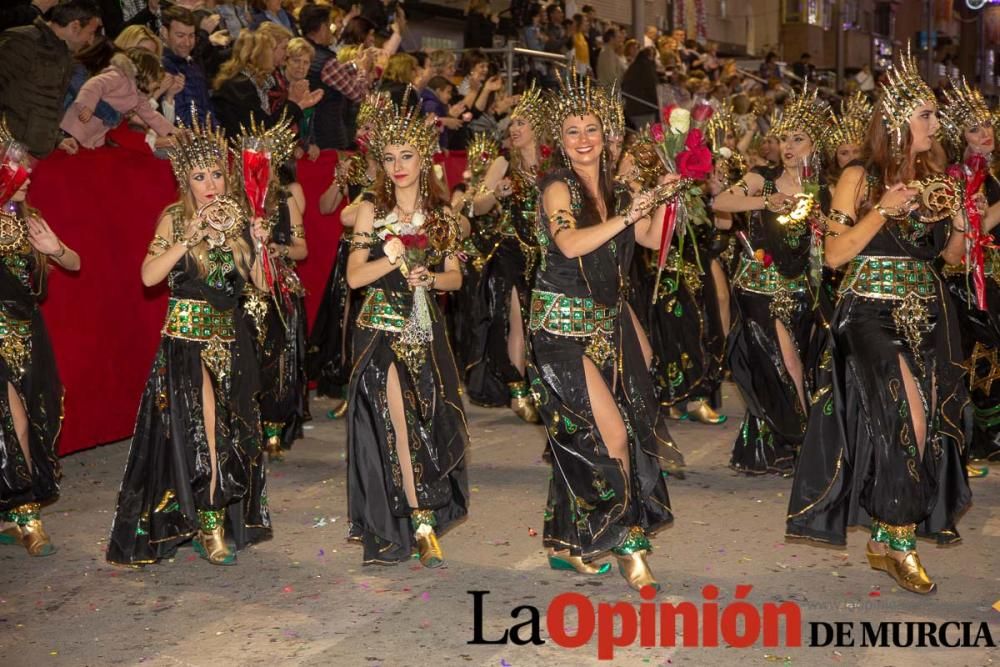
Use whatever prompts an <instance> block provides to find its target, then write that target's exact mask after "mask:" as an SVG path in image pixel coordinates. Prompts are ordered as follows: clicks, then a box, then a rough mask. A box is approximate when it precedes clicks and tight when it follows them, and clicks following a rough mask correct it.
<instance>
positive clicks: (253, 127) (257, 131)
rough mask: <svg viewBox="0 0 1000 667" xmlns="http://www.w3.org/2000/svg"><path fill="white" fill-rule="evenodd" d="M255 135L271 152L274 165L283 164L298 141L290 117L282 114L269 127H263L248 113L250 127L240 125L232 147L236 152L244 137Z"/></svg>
mask: <svg viewBox="0 0 1000 667" xmlns="http://www.w3.org/2000/svg"><path fill="white" fill-rule="evenodd" d="M250 137H256V138H257V139H260V140H261V142H262V143H263V144H264V146H265V147H266V148H267V150H268V151H269V152H270V153H271V163H272V164H274V165H280V164H284V163H285V162H287V161H288V159H289V158H291V157H292V154H293V153H294V152H295V144H296V143H298V141H297V137H296V135H295V130H293V129H292V119H291V118H289V117H288V116H287V115H285V114H282V115H281V119H280V120H278V122H277V123H275V124H274V125H273V126H271V127H265V126H264V124H263V123H258V122H257V118H256V117H255V116H254V115H253V113H251V114H250V129H249V130H248V129H247V128H245V127H243V126H242V125H241V126H240V134H239V136H238V137H235V138H234V139H233V149H234V150H235V152H236V153H237V154H239V153H240V148H241V147H242V146H243V141H244V139H248V138H250Z"/></svg>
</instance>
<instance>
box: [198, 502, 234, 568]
mask: <svg viewBox="0 0 1000 667" xmlns="http://www.w3.org/2000/svg"><path fill="white" fill-rule="evenodd" d="M224 517H225V513H224V512H223V510H198V523H199V526H200V527H199V530H198V536H197V537H195V538H194V550H195V551H197V552H198V555H199V556H201V557H202V558H204V559H205V560H207V561H208V562H209V563H211V564H212V565H236V552H234V551H233V550H232V549H230V548H229V545H228V544H226V535H225V532H224V531H223V527H222V524H223V521H224Z"/></svg>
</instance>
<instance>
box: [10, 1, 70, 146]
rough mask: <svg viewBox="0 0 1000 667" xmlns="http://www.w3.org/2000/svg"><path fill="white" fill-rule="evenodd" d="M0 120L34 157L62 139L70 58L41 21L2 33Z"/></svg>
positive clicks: (67, 52)
mask: <svg viewBox="0 0 1000 667" xmlns="http://www.w3.org/2000/svg"><path fill="white" fill-rule="evenodd" d="M0 54H2V55H0V116H5V117H6V118H7V127H8V128H9V129H10V132H11V134H13V135H14V138H15V139H17V140H18V141H20V142H21V143H23V144H24V145H25V146H27V148H28V150H29V151H30V152H31V153H32V154H34V155H35V156H37V157H44V156H46V155H48V154H49V153H51V152H52V151H53V150H54V149H55V147H56V146H58V145H59V141H60V139H61V137H62V133H61V132H60V131H59V122H60V121H61V120H62V112H63V100H64V99H65V98H66V91H67V90H68V89H69V78H70V74H72V72H73V57H72V55H71V54H70V52H69V47H67V46H66V43H65V42H64V41H62V40H61V39H59V38H58V37H57V36H56V34H55V33H54V32H52V29H51V28H49V24H48V23H46V22H45V21H43V20H42V19H41V18H37V19H35V21H34V23H32V24H31V25H26V26H21V27H20V28H12V29H10V30H6V31H4V32H3V33H0Z"/></svg>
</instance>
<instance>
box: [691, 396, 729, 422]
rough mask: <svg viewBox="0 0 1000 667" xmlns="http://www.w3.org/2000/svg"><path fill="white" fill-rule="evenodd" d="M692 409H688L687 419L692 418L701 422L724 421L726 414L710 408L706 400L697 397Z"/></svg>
mask: <svg viewBox="0 0 1000 667" xmlns="http://www.w3.org/2000/svg"><path fill="white" fill-rule="evenodd" d="M694 405H695V407H694V409H693V410H692V409H689V410H688V412H687V414H688V418H689V419H693V420H695V421H697V422H701V423H702V424H710V425H711V424H722V423H725V421H726V419H727V417H726V415H720V414H719V413H718V412H716V411H715V410H713V409H712V406H710V405H709V404H708V401H707V400H705V399H704V398H702V399H699V400H698V401H697V402H696V403H695V404H694Z"/></svg>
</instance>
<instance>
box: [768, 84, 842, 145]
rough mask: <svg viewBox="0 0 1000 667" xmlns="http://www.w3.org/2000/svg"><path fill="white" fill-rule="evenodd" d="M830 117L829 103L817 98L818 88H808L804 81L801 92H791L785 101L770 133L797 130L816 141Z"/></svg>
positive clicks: (827, 125)
mask: <svg viewBox="0 0 1000 667" xmlns="http://www.w3.org/2000/svg"><path fill="white" fill-rule="evenodd" d="M831 118H832V113H831V112H830V105H829V104H827V103H826V101H825V100H821V99H820V98H819V89H817V88H816V87H815V86H814V87H812V88H810V86H809V82H808V81H806V83H805V85H804V86H802V92H800V93H792V95H791V96H790V97H789V98H788V100H787V101H786V102H785V105H784V107H783V108H782V110H781V117H780V119H779V120H778V123H777V127H774V128H772V130H771V134H774V135H777V136H781V135H782V134H787V133H789V132H792V131H796V130H797V131H799V132H804V133H806V134H808V135H809V138H810V139H812V140H813V142H814V143H818V142H819V140H820V138H821V136H822V133H823V132H824V131H825V130H826V129H827V128H828V127H829V125H830V121H831Z"/></svg>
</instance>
